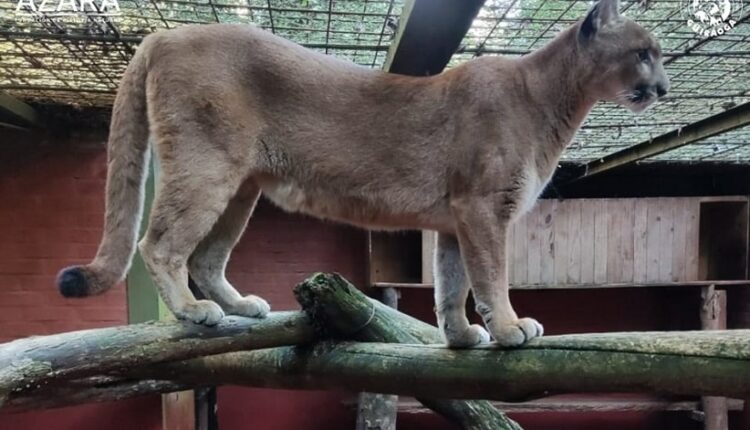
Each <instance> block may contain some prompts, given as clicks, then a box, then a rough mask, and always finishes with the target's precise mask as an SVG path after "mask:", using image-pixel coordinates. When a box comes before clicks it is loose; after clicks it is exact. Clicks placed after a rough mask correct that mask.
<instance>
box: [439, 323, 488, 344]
mask: <svg viewBox="0 0 750 430" xmlns="http://www.w3.org/2000/svg"><path fill="white" fill-rule="evenodd" d="M444 337H445V342H446V343H447V344H448V348H470V347H472V346H475V345H479V344H480V343H489V341H490V334H489V333H487V330H485V329H484V327H482V326H480V325H479V324H472V325H470V326H469V327H468V328H467V329H466V330H464V331H461V332H456V331H452V330H447V331H446V332H445V333H444Z"/></svg>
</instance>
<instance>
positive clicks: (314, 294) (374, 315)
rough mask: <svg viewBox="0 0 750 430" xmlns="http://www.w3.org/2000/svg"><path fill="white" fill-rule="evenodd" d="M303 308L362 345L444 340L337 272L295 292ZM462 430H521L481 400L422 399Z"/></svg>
mask: <svg viewBox="0 0 750 430" xmlns="http://www.w3.org/2000/svg"><path fill="white" fill-rule="evenodd" d="M294 293H295V295H296V296H297V300H298V301H299V302H300V304H301V305H302V308H303V310H304V311H305V312H306V313H307V314H308V315H309V316H310V319H312V320H314V321H315V324H316V326H319V327H320V328H321V329H322V330H323V331H324V332H326V333H328V334H329V335H334V336H337V337H345V338H348V339H356V340H360V341H363V342H392V343H412V344H415V343H416V344H420V343H421V344H425V343H437V342H440V341H441V339H440V334H439V333H438V330H437V328H436V327H433V326H431V325H429V324H427V323H424V322H422V321H419V320H417V319H415V318H412V317H410V316H408V315H406V314H404V313H401V312H399V311H397V310H395V309H393V308H391V307H389V306H386V305H384V304H383V303H380V302H378V301H376V300H373V299H370V298H369V297H367V296H366V295H364V294H363V293H362V292H361V291H359V290H358V289H357V288H356V287H355V286H354V285H352V284H351V283H349V282H348V281H347V280H346V279H344V278H343V277H342V276H340V275H338V274H326V273H317V274H315V275H313V276H312V277H310V278H308V279H307V280H305V281H303V282H302V283H300V284H299V285H297V287H296V288H295V289H294ZM417 400H419V401H420V402H421V403H422V404H424V405H425V406H427V407H428V408H430V409H432V410H434V411H435V412H437V413H439V414H440V415H442V416H444V417H445V418H447V419H449V420H450V421H453V422H454V423H456V424H458V425H459V426H461V428H463V429H471V430H480V429H487V430H489V429H499V430H521V427H520V426H519V425H518V424H517V423H516V422H514V421H513V420H511V419H509V418H508V417H506V416H505V414H503V413H501V412H500V411H498V410H497V409H496V408H495V407H494V406H492V404H491V403H490V402H486V401H481V400H445V399H431V398H418V399H417Z"/></svg>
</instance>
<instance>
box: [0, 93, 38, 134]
mask: <svg viewBox="0 0 750 430" xmlns="http://www.w3.org/2000/svg"><path fill="white" fill-rule="evenodd" d="M0 113H3V114H5V115H8V116H10V119H11V120H13V123H11V124H10V125H11V126H14V127H21V128H23V127H28V126H34V127H37V126H39V125H40V120H39V114H37V112H36V110H34V108H33V107H31V106H29V105H27V104H26V103H24V102H22V101H21V100H18V99H17V98H15V97H13V96H11V95H8V94H5V93H3V92H0Z"/></svg>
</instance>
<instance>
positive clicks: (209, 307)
mask: <svg viewBox="0 0 750 430" xmlns="http://www.w3.org/2000/svg"><path fill="white" fill-rule="evenodd" d="M175 316H176V317H177V318H179V319H183V320H189V321H192V322H194V323H196V324H204V325H207V326H214V325H216V324H218V323H219V321H221V319H222V318H224V311H222V310H221V307H220V306H219V305H217V304H216V303H214V302H212V301H210V300H198V301H196V302H195V303H191V304H189V305H187V306H185V307H184V308H183V309H181V310H180V311H179V312H175Z"/></svg>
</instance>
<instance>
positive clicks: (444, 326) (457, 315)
mask: <svg viewBox="0 0 750 430" xmlns="http://www.w3.org/2000/svg"><path fill="white" fill-rule="evenodd" d="M434 263H435V267H434V272H433V273H435V312H436V313H437V320H438V327H440V332H441V333H442V335H443V338H444V339H445V342H446V343H447V344H448V346H449V347H453V348H462V347H468V346H473V345H476V344H478V343H482V342H489V340H490V335H489V334H488V333H487V332H486V331H485V330H484V329H483V328H482V327H481V326H479V325H477V324H472V325H470V324H469V320H468V319H467V318H466V298H467V297H468V295H469V281H468V280H467V279H466V273H465V271H464V265H463V262H462V261H461V252H460V250H459V247H458V240H457V239H456V237H455V236H452V235H449V234H444V233H438V238H437V247H436V248H435V260H434Z"/></svg>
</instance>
